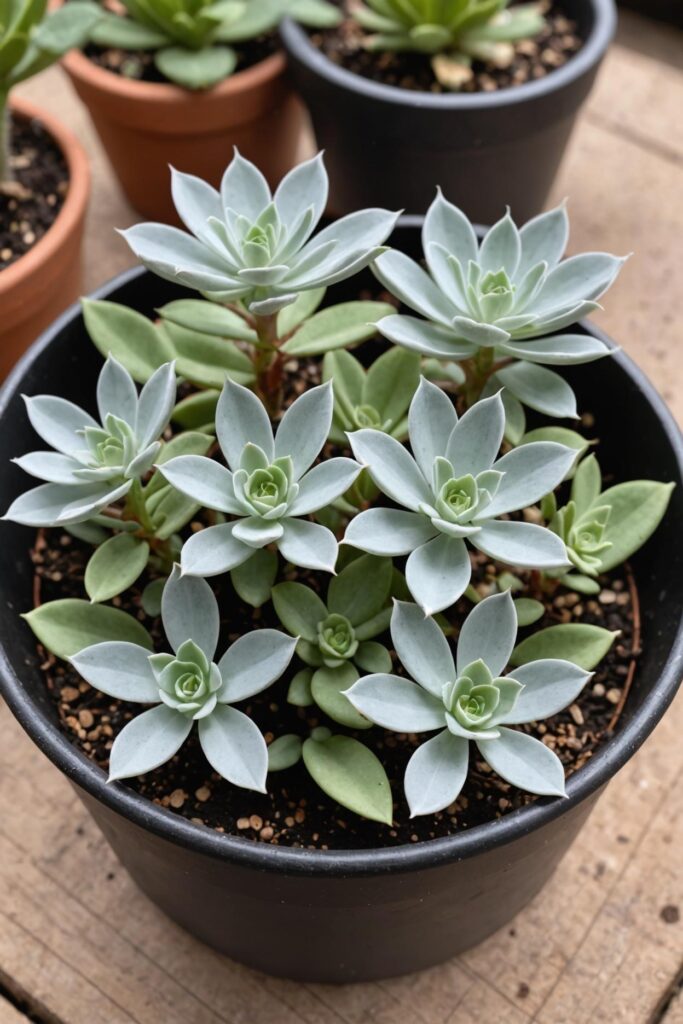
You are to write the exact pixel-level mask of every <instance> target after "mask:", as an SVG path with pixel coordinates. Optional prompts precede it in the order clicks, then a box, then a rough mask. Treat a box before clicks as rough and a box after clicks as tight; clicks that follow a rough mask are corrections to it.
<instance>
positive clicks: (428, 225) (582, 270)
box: [373, 192, 624, 417]
mask: <svg viewBox="0 0 683 1024" xmlns="http://www.w3.org/2000/svg"><path fill="white" fill-rule="evenodd" d="M568 232H569V223H568V219H567V213H566V210H565V207H564V205H562V206H559V207H557V208H556V209H554V210H551V211H549V212H548V213H543V214H540V215H539V216H538V217H535V218H534V219H533V220H530V221H529V222H528V224H525V225H524V227H523V228H521V230H518V229H517V227H516V226H515V224H514V222H513V221H512V218H511V217H510V214H509V212H508V213H506V215H505V216H504V217H503V218H502V219H501V220H499V221H498V223H497V224H494V226H493V227H492V228H491V229H490V230H489V231H488V232H487V234H486V235H485V237H484V239H483V241H482V242H481V245H480V244H479V243H478V241H477V236H476V234H475V232H474V229H473V227H472V225H471V224H470V222H469V220H468V219H467V217H466V216H465V214H464V213H462V211H461V210H459V209H458V208H457V207H456V206H453V204H452V203H449V202H448V201H447V200H446V199H445V198H444V197H443V195H441V193H440V192H438V193H437V196H436V199H435V200H434V202H433V203H432V205H431V206H430V208H429V210H428V212H427V216H426V218H425V222H424V227H423V230H422V245H423V249H424V254H425V259H426V262H427V268H428V269H427V270H423V269H422V268H421V267H420V266H419V265H418V264H417V263H415V261H414V260H411V259H410V258H409V257H408V256H406V255H404V254H403V253H401V252H398V251H397V250H393V249H392V250H390V251H389V252H386V253H384V254H383V255H382V256H380V257H379V258H378V259H377V260H376V261H375V263H374V264H373V269H374V271H375V273H376V275H377V277H378V278H379V279H380V281H381V282H382V284H384V285H385V286H386V287H387V288H389V290H390V291H391V292H392V293H393V294H394V295H395V296H396V297H397V298H399V299H400V300H401V301H402V302H403V303H405V305H406V306H408V307H410V309H413V310H415V311H416V312H417V313H419V314H420V315H421V316H422V317H423V318H424V319H418V318H416V317H414V316H409V315H405V314H394V315H391V316H388V317H386V318H384V319H383V320H380V321H379V323H378V324H377V329H378V330H379V331H380V333H381V334H383V335H384V337H385V338H388V339H389V340H390V341H393V342H395V343H396V344H397V345H402V346H404V347H406V348H410V349H414V350H416V351H418V352H420V353H423V354H424V355H427V356H436V357H437V358H442V359H454V360H459V361H463V360H464V361H466V362H465V364H464V365H465V369H466V372H467V374H468V382H469V389H468V392H469V399H470V401H472V400H476V399H477V398H479V397H480V396H481V395H482V389H483V388H485V386H487V388H488V390H484V391H483V394H484V396H485V395H486V394H487V393H490V392H491V391H495V390H497V389H499V388H500V387H503V386H504V387H505V388H506V389H507V390H508V391H509V392H510V394H511V395H512V396H513V397H514V398H515V399H517V400H518V402H522V403H523V404H524V405H528V406H530V407H531V408H533V409H537V410H538V411H539V412H542V413H545V414H546V415H548V416H562V417H565V416H576V415H577V413H576V400H575V398H574V395H573V392H572V390H571V388H570V387H569V385H568V384H567V383H566V381H565V380H564V379H563V378H562V377H560V376H559V374H557V373H555V372H554V371H552V370H549V369H547V366H548V365H551V366H553V365H565V366H569V365H574V364H577V363H586V362H591V361H592V360H595V359H600V358H602V357H603V356H606V355H608V354H609V351H610V350H609V349H608V348H607V346H606V345H605V344H604V343H603V342H602V341H600V340H599V339H597V338H593V337H591V336H589V335H585V334H555V333H554V332H556V331H561V330H563V329H564V328H566V327H568V326H570V325H572V324H575V323H576V322H577V320H579V319H580V318H581V317H583V316H585V315H586V314H587V313H590V312H591V311H592V310H594V309H597V308H598V304H597V302H596V300H597V299H598V298H600V296H601V295H602V294H603V293H604V292H605V291H606V290H607V289H608V288H609V286H610V285H611V284H612V282H613V281H614V279H615V277H616V276H617V274H618V273H619V270H620V268H621V266H622V264H623V262H624V261H623V260H622V259H620V258H618V257H616V256H610V255H609V254H608V253H601V252H590V253H582V254H581V255H578V256H572V257H570V258H569V259H566V260H561V257H562V254H563V252H564V249H565V246H566V244H567V237H568ZM547 335H552V337H547ZM543 364H546V365H543Z"/></svg>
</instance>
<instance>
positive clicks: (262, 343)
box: [253, 313, 283, 416]
mask: <svg viewBox="0 0 683 1024" xmlns="http://www.w3.org/2000/svg"><path fill="white" fill-rule="evenodd" d="M254 321H255V324H254V326H255V330H256V334H257V337H258V340H259V347H258V348H257V349H256V350H255V352H254V356H253V359H254V369H255V370H256V390H257V393H258V395H259V397H260V398H261V399H262V401H263V403H264V405H265V406H266V408H267V409H268V412H269V413H270V415H271V416H276V415H277V413H279V411H280V409H281V407H282V363H283V358H282V354H281V353H280V351H279V348H278V346H279V344H280V339H279V338H278V333H277V313H271V314H270V315H269V316H255V317H254Z"/></svg>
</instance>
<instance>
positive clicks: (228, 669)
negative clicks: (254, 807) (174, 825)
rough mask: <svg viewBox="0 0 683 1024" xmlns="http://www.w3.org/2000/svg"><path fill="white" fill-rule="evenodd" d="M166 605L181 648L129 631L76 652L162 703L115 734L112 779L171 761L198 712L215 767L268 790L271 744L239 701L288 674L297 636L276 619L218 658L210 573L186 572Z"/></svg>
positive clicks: (105, 679) (96, 681)
mask: <svg viewBox="0 0 683 1024" xmlns="http://www.w3.org/2000/svg"><path fill="white" fill-rule="evenodd" d="M161 615H162V622H163V626H164V630H165V633H166V637H167V639H168V641H169V643H170V645H171V647H172V649H173V653H172V654H150V652H149V650H148V649H147V648H146V647H143V646H140V645H138V644H135V643H130V642H129V641H116V640H114V641H105V642H104V643H98V644H94V645H92V646H89V647H86V648H84V649H83V650H82V651H80V652H79V653H78V654H75V655H74V656H73V657H72V658H71V663H72V664H73V666H74V668H75V669H76V671H77V672H79V673H80V674H81V675H82V676H83V678H84V679H86V680H87V681H88V682H89V683H90V684H91V685H92V686H95V687H97V689H98V690H101V691H102V692H103V693H107V694H109V696H111V697H115V698H117V699H119V700H124V701H131V702H134V703H140V704H155V705H156V706H155V707H153V708H150V709H149V710H147V711H143V713H142V714H141V715H138V716H137V717H136V718H134V719H133V721H132V722H129V723H128V725H126V726H125V727H124V728H123V730H122V731H121V732H120V733H119V735H118V736H117V737H116V739H115V741H114V745H113V747H112V750H111V755H110V759H109V781H110V782H111V781H113V780H115V779H125V778H130V777H131V776H135V775H143V774H145V773H146V772H149V771H151V770H152V769H153V768H157V767H158V766H159V765H161V764H164V763H165V762H166V761H168V760H169V759H170V758H171V757H173V755H174V754H175V753H177V751H178V750H179V749H180V747H181V746H182V744H183V743H184V742H185V740H186V739H187V737H188V736H189V734H190V732H191V730H192V726H193V723H194V722H197V723H198V727H199V742H200V744H201V747H202V750H203V751H204V754H205V756H206V759H207V761H208V762H209V764H210V765H211V767H212V768H214V769H215V771H217V772H219V774H221V775H222V776H223V777H224V778H226V779H228V781H229V782H232V783H233V784H234V785H236V786H243V787H245V788H246V789H255V790H257V791H258V792H261V793H262V792H265V781H266V772H267V767H268V751H267V747H266V741H265V740H264V738H263V736H262V735H261V733H260V732H259V730H258V728H257V727H256V725H254V723H253V721H252V719H251V718H250V717H249V716H248V715H246V714H244V712H242V711H238V710H237V708H234V707H232V705H233V704H236V703H239V702H240V701H243V700H246V699H247V698H249V697H253V696H254V695H255V694H257V693H260V692H261V691H262V690H265V689H266V687H267V686H270V684H271V683H272V682H273V681H274V680H275V679H277V678H278V677H279V676H281V675H282V673H283V672H284V670H285V669H286V668H287V666H288V664H289V662H290V660H291V657H292V655H293V653H294V648H295V646H296V639H292V638H291V637H288V636H286V635H285V634H284V633H280V632H278V631H277V630H274V629H259V630H255V631H254V632H252V633H247V634H245V635H244V636H241V637H240V638H239V639H238V640H236V641H235V643H234V644H232V646H231V647H229V648H228V650H227V651H226V652H225V654H224V655H223V657H222V658H221V659H220V661H219V662H218V663H217V664H216V663H215V662H214V661H213V658H214V656H215V652H216V647H217V644H218V633H219V614H218V604H217V603H216V598H215V597H214V595H213V591H212V590H211V588H210V587H209V585H208V583H206V582H205V581H204V580H198V579H192V578H186V577H182V578H181V576H180V572H179V570H178V568H177V567H176V569H175V570H174V572H173V574H172V575H171V577H170V578H169V580H168V582H167V584H166V586H165V588H164V593H163V598H162V604H161Z"/></svg>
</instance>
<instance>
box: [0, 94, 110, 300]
mask: <svg viewBox="0 0 683 1024" xmlns="http://www.w3.org/2000/svg"><path fill="white" fill-rule="evenodd" d="M10 109H11V111H12V113H13V114H15V115H18V116H19V117H20V118H22V119H23V120H26V121H32V120H37V121H40V123H41V124H42V125H43V127H44V128H45V129H46V131H47V132H48V133H49V134H50V135H51V136H52V138H53V140H54V141H55V142H56V143H57V145H58V146H59V148H60V150H61V151H62V154H63V155H64V158H65V159H66V163H67V167H68V170H69V188H68V190H67V193H66V199H65V200H64V203H63V205H62V208H61V210H60V211H59V213H58V214H57V216H56V217H55V220H54V223H53V224H52V225H51V226H50V227H49V228H48V230H47V231H46V232H45V234H44V235H43V237H42V238H40V239H39V240H38V241H37V242H36V243H35V245H33V246H32V247H31V248H30V249H29V251H28V252H26V253H24V255H23V256H20V257H19V259H18V260H16V261H15V262H14V263H12V264H10V266H9V267H6V268H5V269H4V270H0V298H1V297H2V296H4V295H7V294H9V293H10V292H11V290H12V289H13V288H15V287H16V286H17V285H18V284H19V282H20V281H23V280H24V279H25V278H27V277H30V276H31V275H33V274H37V273H38V272H39V271H40V270H41V268H42V267H43V266H44V265H45V264H46V263H47V262H48V261H49V260H51V259H52V258H53V256H55V255H56V253H57V251H58V249H59V248H60V247H61V245H62V243H63V241H64V239H65V238H66V237H68V236H69V235H70V234H71V233H72V232H73V231H74V230H75V229H76V226H77V224H78V221H79V219H80V217H81V216H82V212H83V208H84V207H85V206H86V205H87V202H88V197H89V195H90V179H91V174H90V163H89V161H88V156H87V153H86V152H85V150H84V149H83V146H82V145H81V143H80V142H79V141H78V139H77V138H76V136H75V135H74V134H73V132H72V131H71V130H70V129H69V128H66V127H65V126H64V125H63V124H62V122H61V121H60V120H59V119H58V118H56V117H54V116H53V115H52V114H51V113H50V112H49V111H47V110H44V109H43V108H42V107H40V106H38V105H37V104H35V103H33V102H32V101H31V100H27V99H24V98H23V97H21V98H20V97H18V96H17V97H10Z"/></svg>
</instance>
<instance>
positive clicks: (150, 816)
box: [0, 217, 683, 878]
mask: <svg viewBox="0 0 683 1024" xmlns="http://www.w3.org/2000/svg"><path fill="white" fill-rule="evenodd" d="M421 223H422V218H419V217H406V218H404V219H403V224H404V225H405V226H410V227H412V228H414V229H416V230H418V229H419V228H420V225H421ZM143 275H148V276H150V277H151V276H152V275H151V274H150V272H149V271H146V270H145V269H144V268H142V267H134V268H132V269H131V270H127V271H124V272H123V273H122V274H120V275H118V276H117V277H115V278H113V279H112V280H110V281H108V282H107V283H106V284H104V285H102V286H101V287H100V288H99V289H98V290H97V291H95V292H94V293H93V294H92V295H91V296H90V298H93V299H109V300H110V301H111V300H115V299H116V293H117V291H118V289H120V288H121V287H123V286H125V285H126V284H128V283H130V282H131V281H133V280H135V279H136V278H138V277H142V276H143ZM81 317H82V312H81V308H80V305H79V304H78V303H76V304H74V305H73V306H71V307H70V308H69V309H68V310H66V312H65V313H63V314H62V315H61V316H60V317H59V318H58V319H57V320H55V321H54V323H53V324H52V325H51V326H50V327H49V328H48V329H47V330H46V331H45V332H44V333H43V334H42V335H41V336H40V338H39V339H38V340H37V341H36V342H35V343H34V344H33V345H32V346H31V348H29V349H28V351H27V352H26V354H25V355H24V356H23V358H22V359H21V360H20V361H19V362H18V363H17V365H16V367H15V368H14V370H13V371H12V372H11V373H10V375H9V377H8V378H7V380H6V381H5V383H4V385H3V386H2V388H1V389H0V423H1V424H2V425H3V426H5V427H6V429H7V428H8V427H11V419H9V417H8V409H9V407H10V405H11V404H12V402H13V401H14V400H15V398H16V395H17V394H18V393H20V392H21V391H23V389H24V379H25V376H26V375H27V374H28V373H29V372H30V370H31V368H32V366H33V364H34V363H35V362H36V361H38V360H39V359H41V358H42V357H43V355H44V353H45V352H46V351H47V350H48V349H49V348H50V346H51V344H52V342H53V340H54V339H55V338H56V337H57V336H58V335H59V334H60V333H61V332H62V330H64V328H65V327H66V326H67V325H68V324H70V323H71V322H72V321H74V320H77V319H80V318H81ZM579 327H580V329H582V330H583V331H585V332H586V333H587V334H588V335H590V336H592V337H595V338H599V339H600V340H601V341H603V342H605V343H606V344H607V345H608V346H609V347H610V348H611V349H612V350H613V354H612V356H611V362H612V363H613V364H615V366H616V367H617V370H616V371H615V372H616V373H618V375H619V377H620V378H621V379H622V380H625V381H630V382H631V383H632V384H633V385H634V386H635V387H636V388H637V389H638V391H639V392H640V393H641V395H642V397H643V400H644V401H645V402H646V403H647V404H648V405H649V406H650V408H651V410H652V412H653V414H654V416H655V418H656V420H657V421H658V423H659V426H660V428H661V430H662V432H663V434H664V435H665V437H666V439H667V443H668V445H669V446H670V449H671V452H672V454H673V457H674V460H675V463H676V464H677V467H678V472H677V480H681V479H683V435H682V434H681V431H680V430H679V428H678V425H677V423H676V421H675V420H674V418H673V415H672V414H671V412H670V411H669V409H668V408H667V406H666V404H665V403H664V400H663V399H662V398H661V396H660V395H659V394H658V392H657V391H656V389H655V388H654V387H653V385H652V384H651V383H650V381H649V380H648V378H647V377H646V376H645V374H644V373H643V371H642V370H640V369H639V367H638V366H637V365H636V364H635V363H634V362H633V360H632V359H630V358H629V357H628V356H627V355H626V353H625V352H623V351H622V350H621V349H618V348H617V346H616V345H615V343H614V342H613V341H612V340H611V339H610V338H609V337H608V336H607V335H606V334H605V333H604V332H603V331H601V330H600V329H599V328H597V327H595V326H594V325H593V324H591V323H590V322H588V321H586V320H582V321H580V322H579ZM8 420H9V422H7V421H8ZM682 675H683V615H681V618H680V620H679V624H678V628H677V630H676V634H675V636H674V637H673V639H672V646H671V651H670V655H669V660H668V662H667V664H666V665H665V666H664V668H663V669H662V671H661V673H660V674H659V676H658V677H657V678H656V679H653V680H652V686H651V689H650V691H649V693H648V694H647V696H645V697H644V699H643V701H642V704H641V706H640V708H639V709H638V711H637V712H636V713H635V714H634V715H633V717H631V718H629V719H628V720H626V721H625V722H624V723H623V725H622V726H621V728H620V729H619V731H618V733H616V734H615V735H614V736H613V737H611V738H610V739H608V740H607V741H606V742H605V743H603V744H602V745H601V747H600V749H599V750H598V751H597V752H596V753H595V754H594V756H593V757H592V758H591V759H590V760H589V761H588V763H587V764H585V765H584V766H583V767H582V768H581V769H580V771H578V772H576V773H575V774H574V775H572V776H571V777H570V778H569V779H568V780H567V798H566V799H557V798H547V797H540V798H539V799H537V800H536V801H534V802H533V803H532V804H529V805H527V806H524V807H521V808H519V809H518V810H516V811H513V812H512V813H510V814H508V815H505V816H504V817H503V818H499V819H497V820H495V821H491V822H487V823H485V824H482V825H476V826H474V827H473V828H471V829H468V830H467V831H464V832H458V833H455V834H454V835H450V836H445V837H442V838H440V839H433V840H429V841H423V842H420V843H415V844H414V845H403V846H397V847H375V848H372V849H359V850H327V851H326V850H306V849H296V848H290V847H283V846H270V845H268V844H265V843H258V842H253V841H252V840H248V839H243V838H241V837H239V836H232V835H220V834H219V833H216V832H214V831H212V830H210V829H208V828H198V827H197V826H196V825H194V824H192V823H191V822H190V821H188V820H186V819H185V818H183V817H180V816H178V815H175V814H173V813H172V812H171V811H168V810H166V809H164V808H162V807H159V806H157V805H155V804H154V803H152V802H151V801H150V800H149V798H148V797H145V796H142V795H141V794H139V793H136V792H135V791H134V790H131V789H129V788H128V787H127V786H126V785H125V784H123V783H121V782H114V783H108V782H107V781H106V775H105V773H104V771H102V769H101V768H99V767H98V766H97V765H95V764H94V763H93V762H92V761H90V760H88V758H87V757H86V756H85V754H83V753H82V752H81V751H79V750H77V749H76V748H75V747H74V746H72V745H71V744H70V743H69V741H68V740H67V738H66V737H65V736H64V735H63V734H62V733H60V732H59V730H58V728H57V726H56V725H54V723H52V721H51V720H49V718H48V716H47V715H46V713H45V712H44V711H43V710H42V709H39V708H36V706H35V703H34V700H33V698H31V697H30V696H29V694H28V692H27V691H26V690H25V689H24V687H23V685H22V681H21V678H20V677H19V676H18V675H17V673H16V672H15V671H14V669H13V667H12V665H11V664H10V662H9V660H8V658H7V655H6V653H5V651H4V648H3V647H2V646H0V693H2V695H3V696H4V698H5V700H6V702H7V704H8V707H9V708H10V710H11V711H12V713H13V714H14V716H15V717H16V718H17V719H18V721H19V722H20V724H21V725H22V727H23V728H24V729H25V731H26V732H27V733H28V735H29V736H30V737H31V739H32V740H33V741H34V743H36V744H37V746H38V747H39V748H40V749H41V750H42V751H43V753H44V754H45V755H46V756H47V757H48V758H49V759H50V760H51V761H52V762H53V763H54V764H56V765H57V767H58V768H59V769H60V770H61V771H62V772H63V773H64V774H65V775H66V777H67V778H68V779H69V780H70V781H71V782H73V783H74V784H75V785H77V786H79V787H81V788H82V789H83V790H85V792H87V793H88V794H89V795H90V796H91V797H92V798H93V799H95V800H97V801H98V802H100V803H102V804H103V805H104V806H105V807H107V808H109V809H110V810H111V811H113V812H115V813H116V814H119V815H121V816H122V817H123V818H125V819H127V820H128V821H131V822H133V823H134V824H136V825H137V826H139V827H140V828H141V829H142V830H143V831H145V832H148V833H151V834H153V835H155V836H158V837H160V838H162V839H164V840H166V841H168V842H170V843H173V844H176V845H178V846H180V847H182V848H184V849H187V850H191V851H193V852H194V853H196V854H200V855H204V856H207V857H211V858H215V859H217V860H223V861H226V862H230V863H234V864H237V865H240V866H242V867H244V868H250V869H256V870H259V871H271V872H276V873H283V874H286V875H303V876H308V877H316V876H318V877H320V876H324V877H338V878H341V877H346V876H348V875H361V876H373V875H381V874H387V873H393V872H398V873H403V872H407V871H419V870H424V869H426V868H436V867H439V866H441V865H443V864H448V863H450V862H452V861H456V860H463V859H465V858H469V857H476V856H478V855H480V854H482V853H487V852H489V851H491V850H493V849H496V848H498V847H501V846H504V845H506V844H508V843H511V842H514V841H515V840H518V839H520V838H521V837H522V836H524V835H527V834H528V833H531V832H534V831H536V830H540V829H543V828H544V826H546V825H548V824H549V823H550V822H552V821H554V820H555V819H557V818H561V817H562V816H563V815H565V814H567V813H568V812H570V811H571V810H573V809H575V808H576V807H578V805H579V804H581V803H582V802H583V801H584V800H586V799H587V798H588V797H590V796H591V795H592V794H593V793H595V792H597V791H598V790H600V789H602V787H604V786H605V785H606V784H607V783H608V782H609V781H610V780H611V779H612V778H613V777H614V776H615V775H616V773H617V772H618V771H619V769H620V768H622V767H623V766H624V765H625V764H626V762H627V761H629V760H630V759H631V757H633V755H634V754H635V752H636V751H637V750H638V748H639V747H640V746H641V745H642V744H643V743H644V742H645V740H646V739H647V738H648V736H649V735H650V733H651V732H652V731H653V729H654V728H655V726H656V725H657V723H658V722H659V720H660V719H661V718H662V716H663V715H664V712H665V711H666V709H667V708H668V706H669V705H670V703H671V701H672V700H673V698H674V696H675V695H676V692H677V690H678V687H679V683H680V679H681V676H682Z"/></svg>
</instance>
